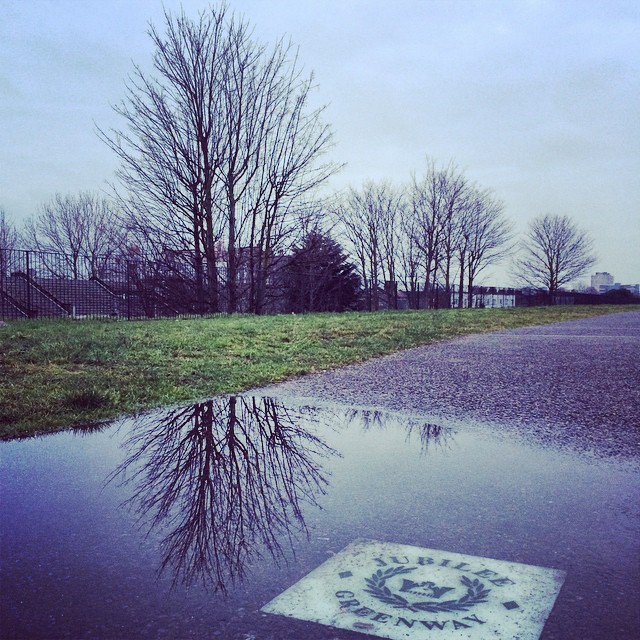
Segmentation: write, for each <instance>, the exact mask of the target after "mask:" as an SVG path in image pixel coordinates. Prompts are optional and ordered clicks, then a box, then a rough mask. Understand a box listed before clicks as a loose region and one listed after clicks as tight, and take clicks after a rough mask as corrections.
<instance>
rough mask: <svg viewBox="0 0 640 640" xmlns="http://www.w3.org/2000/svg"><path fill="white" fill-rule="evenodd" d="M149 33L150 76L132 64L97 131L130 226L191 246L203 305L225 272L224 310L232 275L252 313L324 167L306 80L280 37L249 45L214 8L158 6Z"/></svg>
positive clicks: (242, 28)
mask: <svg viewBox="0 0 640 640" xmlns="http://www.w3.org/2000/svg"><path fill="white" fill-rule="evenodd" d="M149 35H150V37H151V40H152V42H153V44H154V46H155V56H154V68H155V72H156V76H152V75H150V74H146V73H145V72H143V70H142V69H141V68H140V67H136V68H135V70H134V73H133V76H132V78H131V80H130V81H129V83H128V85H127V96H126V98H125V100H124V101H123V102H122V104H120V105H119V106H117V107H116V112H117V113H118V114H119V115H120V116H121V117H122V118H123V119H124V121H125V124H126V129H125V130H111V131H108V132H105V131H99V133H100V135H101V137H102V139H103V140H104V141H105V142H106V143H107V144H108V145H109V146H110V147H111V148H112V149H113V150H114V151H115V153H116V154H117V155H118V157H119V158H120V161H121V168H120V171H119V174H118V175H119V178H120V181H121V182H122V184H123V186H124V187H125V191H126V192H127V193H126V194H125V197H126V199H127V201H128V210H129V213H130V216H131V221H132V226H133V227H134V228H136V230H137V231H138V232H139V233H141V234H143V235H144V234H146V235H150V236H152V237H153V238H154V239H155V241H156V243H157V244H160V245H162V246H164V247H172V248H177V249H180V250H182V249H186V250H188V251H189V252H191V253H192V254H193V256H194V268H195V271H196V273H197V274H198V275H197V277H198V281H199V283H200V284H199V288H200V294H201V296H202V299H203V303H206V306H207V307H208V308H209V309H211V310H217V309H218V308H219V307H220V306H221V304H222V303H221V301H220V300H219V299H218V292H219V286H218V282H219V280H224V281H225V284H226V293H227V301H226V307H227V310H228V311H230V312H233V311H236V310H238V308H239V305H240V299H239V298H240V295H241V293H242V292H241V291H240V290H239V280H241V279H242V280H249V281H250V282H251V283H252V286H253V291H252V296H251V297H252V299H251V307H252V309H251V310H253V311H256V312H260V310H261V307H262V304H263V299H264V295H263V293H264V292H263V291H262V290H261V287H262V288H263V287H264V284H265V283H266V280H267V274H266V273H265V271H267V270H268V268H269V266H270V264H271V262H272V260H271V258H272V255H273V253H274V251H276V249H277V245H278V242H279V241H280V240H281V239H282V238H283V237H284V236H286V234H287V232H288V231H290V229H289V223H290V220H292V219H293V216H289V214H290V213H291V212H292V210H293V209H294V208H295V206H294V205H295V202H296V201H297V199H299V198H300V197H301V195H302V194H304V193H306V192H307V191H309V190H310V189H312V188H313V187H315V186H316V185H317V184H319V183H320V182H322V181H323V180H324V179H325V178H326V177H327V176H328V175H330V174H331V173H332V172H333V171H334V170H335V167H334V166H333V165H330V164H320V163H319V162H318V160H319V158H320V156H321V155H322V154H323V152H324V151H325V150H326V149H327V148H328V146H329V145H330V143H331V131H330V129H329V127H328V126H327V125H325V124H324V123H323V122H322V121H321V116H322V113H323V108H319V109H315V110H314V109H310V106H309V103H310V91H311V89H312V78H311V77H310V76H305V75H304V74H303V73H302V71H301V69H300V66H299V63H298V60H297V55H296V54H295V50H294V49H293V47H292V46H291V45H290V44H286V43H284V41H278V42H277V43H276V44H275V45H273V46H272V47H268V46H266V45H263V44H261V43H259V42H257V41H256V40H255V39H254V38H253V36H252V31H251V28H250V26H249V24H248V23H247V22H246V21H245V20H244V19H240V18H237V17H236V16H235V15H232V14H230V13H229V11H228V9H227V6H226V5H225V4H222V5H221V6H220V7H210V8H209V9H208V10H205V11H203V12H201V13H200V14H199V15H198V17H197V19H196V20H192V19H190V18H188V17H187V16H186V15H185V13H184V12H181V13H180V14H179V15H178V16H177V17H174V16H172V15H171V14H170V13H169V12H166V13H165V33H164V34H162V33H160V31H159V30H157V29H156V28H155V27H153V26H152V27H151V28H150V31H149ZM242 249H246V252H245V254H244V256H243V252H242ZM254 261H256V264H254ZM223 262H224V263H225V268H224V269H223V270H219V268H218V267H219V265H220V264H221V263H223ZM241 268H242V269H244V270H247V269H248V270H249V272H250V273H249V278H244V277H242V278H241V274H240V269H241ZM256 269H257V270H258V271H259V272H260V273H259V276H257V277H256V276H255V272H256ZM260 270H261V271H260Z"/></svg>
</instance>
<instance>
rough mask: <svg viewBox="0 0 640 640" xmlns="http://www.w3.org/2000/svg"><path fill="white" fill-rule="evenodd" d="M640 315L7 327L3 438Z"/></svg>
mask: <svg viewBox="0 0 640 640" xmlns="http://www.w3.org/2000/svg"><path fill="white" fill-rule="evenodd" d="M639 308H640V307H638V306H628V307H611V306H597V307H588V306H576V307H564V306H563V307H538V308H530V309H529V308H516V309H474V310H457V309H448V310H441V311H389V312H380V313H350V314H312V315H305V316H264V317H254V316H230V317H218V318H210V319H205V318H198V319H189V320H185V319H181V320H171V319H163V320H150V321H135V322H134V321H132V322H127V321H110V320H87V321H72V320H65V321H53V320H49V321H19V322H10V323H7V324H5V325H4V326H1V327H0V381H1V382H0V438H10V437H19V436H25V435H33V434H35V433H39V432H46V431H56V430H60V429H64V428H67V427H72V426H78V425H82V424H91V423H95V422H97V421H103V420H107V419H110V418H114V417H116V416H118V415H121V414H125V413H133V412H137V411H140V410H145V409H151V408H155V407H159V406H163V405H169V404H175V403H179V402H187V401H193V400H199V399H202V398H205V397H210V396H213V395H217V394H222V393H233V392H239V391H243V390H246V389H249V388H252V387H258V386H261V385H265V384H268V383H271V382H276V381H280V380H285V379H287V378H291V377H293V376H299V375H302V374H305V373H310V372H313V371H320V370H324V369H330V368H335V367H339V366H342V365H345V364H348V363H354V362H361V361H363V360H366V359H369V358H373V357H376V356H380V355H382V354H386V353H391V352H394V351H399V350H401V349H406V348H409V347H414V346H417V345H422V344H428V343H432V342H435V341H439V340H445V339H449V338H454V337H456V336H461V335H466V334H470V333H484V332H488V331H497V330H500V329H508V328H513V327H520V326H526V325H535V324H544V323H548V322H559V321H564V320H573V319H579V318H585V317H589V316H594V315H600V314H604V313H612V312H620V311H626V310H629V311H630V310H638V309H639Z"/></svg>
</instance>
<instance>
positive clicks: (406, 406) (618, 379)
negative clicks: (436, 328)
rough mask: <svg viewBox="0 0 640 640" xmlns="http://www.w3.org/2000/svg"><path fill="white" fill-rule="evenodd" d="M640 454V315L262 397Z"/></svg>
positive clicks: (424, 357)
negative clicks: (368, 409) (403, 414)
mask: <svg viewBox="0 0 640 640" xmlns="http://www.w3.org/2000/svg"><path fill="white" fill-rule="evenodd" d="M260 392H261V393H265V394H269V395H277V396H280V397H286V396H295V397H297V398H308V399H309V401H310V402H313V401H316V402H318V401H320V402H323V403H324V402H331V403H340V404H347V405H357V406H372V407H377V408H381V409H391V410H394V411H408V412H412V413H416V412H419V413H421V414H427V415H429V416H430V417H431V418H435V419H440V420H441V421H447V420H464V421H475V422H478V421H480V422H482V423H493V424H499V425H500V427H504V428H509V429H513V430H515V431H516V432H518V431H520V432H521V433H522V435H525V436H526V437H527V438H531V437H535V438H540V439H542V440H543V441H548V442H552V443H555V444H558V443H561V444H564V445H567V446H575V447H577V448H579V449H581V450H583V451H585V450H586V451H589V452H593V453H594V454H596V455H605V456H616V457H617V456H622V457H636V456H637V455H638V453H640V313H639V312H625V313H618V314H611V315H605V316H599V317H595V318H589V319H585V320H577V321H571V322H564V323H555V324H550V325H543V326H535V327H526V328H522V329H515V330H510V331H500V332H496V333H491V334H484V335H475V336H469V337H464V338H460V339H455V340H449V341H446V342H442V343H438V344H434V345H430V346H425V347H419V348H416V349H410V350H408V351H403V352H401V353H397V354H394V355H391V356H387V357H384V358H379V359H376V360H372V361H369V362H366V363H364V364H359V365H352V366H349V367H345V368H343V369H339V370H335V371H329V372H325V373H320V374H314V375H308V376H305V377H302V378H299V379H296V380H292V381H289V382H286V383H282V384H278V385H272V386H269V387H266V388H263V389H260Z"/></svg>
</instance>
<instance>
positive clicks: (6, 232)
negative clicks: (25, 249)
mask: <svg viewBox="0 0 640 640" xmlns="http://www.w3.org/2000/svg"><path fill="white" fill-rule="evenodd" d="M18 238H19V236H18V231H17V230H16V228H15V226H14V225H13V224H12V223H11V221H10V220H9V218H8V216H7V214H6V212H5V210H4V207H0V277H2V276H5V275H8V272H9V270H10V268H11V266H12V264H13V262H14V260H15V257H14V255H13V254H14V251H15V250H16V249H17V248H18Z"/></svg>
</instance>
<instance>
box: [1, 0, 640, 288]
mask: <svg viewBox="0 0 640 640" xmlns="http://www.w3.org/2000/svg"><path fill="white" fill-rule="evenodd" d="M228 4H229V7H230V8H231V9H232V10H234V11H236V12H237V13H239V14H241V15H243V16H244V17H245V18H246V19H247V20H248V21H249V22H250V23H251V24H252V25H253V27H254V29H255V36H256V38H258V39H260V40H261V41H264V42H267V43H273V42H274V41H276V40H277V39H278V38H282V37H285V38H287V39H291V41H292V42H293V43H294V44H295V45H297V46H298V47H299V58H300V61H301V62H302V64H303V65H304V68H305V70H307V71H308V72H313V73H314V77H315V81H316V84H317V88H316V89H315V92H314V96H313V100H314V103H316V104H326V105H327V108H326V111H325V119H326V120H327V121H328V122H329V123H330V124H331V126H332V129H333V132H334V136H335V145H334V146H333V148H332V149H331V151H330V158H331V159H332V160H334V161H335V162H337V163H346V166H345V167H344V169H343V170H342V171H341V172H340V173H339V174H338V175H337V176H335V177H333V178H332V179H331V181H330V183H329V184H327V185H326V189H327V190H329V191H331V192H333V191H339V190H343V189H346V188H348V187H349V186H354V187H356V188H357V187H359V186H361V185H362V184H363V182H364V181H366V180H374V181H383V180H389V181H391V182H392V183H393V184H396V185H398V186H400V185H402V184H405V183H408V182H409V181H410V179H411V176H412V175H413V174H417V175H420V174H421V173H422V172H423V171H424V170H425V167H426V161H427V158H433V159H434V160H435V161H436V162H437V163H439V164H447V163H448V162H449V161H453V162H454V163H455V164H456V165H457V166H458V167H459V168H460V169H461V170H462V171H463V172H464V173H465V175H466V176H467V177H468V178H469V179H471V180H473V181H477V182H478V184H479V185H481V186H482V187H485V188H491V189H493V190H494V191H495V193H496V195H497V196H498V197H499V198H500V199H501V200H503V201H504V204H505V214H506V216H507V217H508V218H509V219H510V220H512V222H513V224H514V227H515V230H516V232H517V233H519V234H523V233H524V232H525V231H526V228H527V225H528V224H529V222H530V221H531V220H532V219H533V218H535V217H536V216H539V215H543V214H547V213H549V214H558V215H568V216H570V217H571V218H572V219H573V220H574V221H575V222H576V223H577V225H578V226H579V227H580V228H582V229H583V230H585V231H587V232H588V233H589V234H590V235H591V236H592V238H593V239H594V242H595V247H596V251H597V255H598V261H597V263H596V264H595V266H594V267H593V269H592V270H591V272H590V273H593V272H595V271H608V272H609V273H611V274H613V275H614V277H615V280H616V282H622V283H624V284H628V283H637V282H640V3H638V2H637V0H599V1H596V0H580V1H577V0H575V1H574V0H394V1H393V2H390V1H389V0H384V1H383V0H368V1H364V0H229V2H228ZM181 6H182V7H183V8H184V10H185V12H186V13H187V14H188V15H192V16H196V15H197V13H198V12H199V11H201V10H203V9H206V8H207V7H208V6H209V2H208V1H207V0H182V2H180V1H178V0H165V1H164V7H166V8H167V9H168V10H170V11H172V12H174V13H175V12H176V11H179V9H180V7H181ZM0 16H1V17H0V207H3V208H4V210H5V211H6V213H7V214H8V216H9V218H10V219H11V220H13V221H14V222H15V223H16V224H17V225H19V224H20V223H21V221H23V220H24V219H26V218H27V217H28V216H30V215H34V214H37V212H38V210H39V207H41V206H42V204H44V203H45V202H46V201H48V200H50V199H51V198H52V197H53V196H54V195H55V194H56V193H63V194H67V193H78V192H80V191H93V192H99V191H101V190H108V184H109V182H111V181H113V176H114V171H115V169H116V167H117V161H116V158H115V156H114V154H113V152H112V151H110V150H109V149H108V148H107V146H106V145H105V144H104V143H103V142H101V141H100V139H99V138H98V136H97V134H96V127H98V126H99V127H100V128H102V129H109V128H111V127H115V128H120V127H122V122H121V120H120V119H119V118H118V116H117V115H116V114H115V112H114V111H113V108H112V106H113V105H114V104H117V103H118V102H120V101H121V100H122V99H123V98H124V97H125V87H124V83H125V81H126V79H127V77H128V76H129V75H130V73H131V71H132V68H133V64H134V63H135V64H138V65H140V66H141V67H142V68H143V69H145V68H146V69H148V68H150V64H151V58H152V54H153V49H152V46H151V41H150V39H149V37H148V35H147V29H148V25H149V22H150V21H151V22H152V23H154V24H155V25H157V26H161V25H162V23H163V3H162V2H161V1H160V0H133V1H132V0H0ZM487 278H489V279H491V280H493V283H494V284H498V285H506V284H512V283H513V282H512V281H511V280H512V279H511V277H510V275H509V272H508V268H507V266H506V265H505V266H503V267H498V268H495V269H493V270H491V269H490V270H489V271H488V272H487V273H486V274H485V278H484V279H485V281H486V279H487ZM581 280H582V282H583V283H584V284H588V277H585V278H582V279H581Z"/></svg>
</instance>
